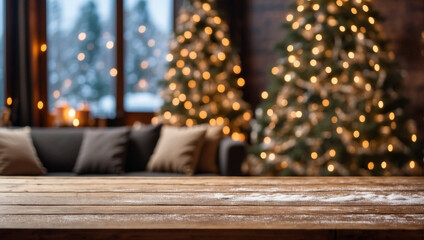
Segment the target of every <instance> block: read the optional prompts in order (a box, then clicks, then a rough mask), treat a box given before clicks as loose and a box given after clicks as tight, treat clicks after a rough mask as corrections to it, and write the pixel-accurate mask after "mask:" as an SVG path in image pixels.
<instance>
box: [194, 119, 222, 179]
mask: <svg viewBox="0 0 424 240" xmlns="http://www.w3.org/2000/svg"><path fill="white" fill-rule="evenodd" d="M222 136H223V134H222V126H208V127H207V130H206V135H205V142H204V143H203V147H202V151H201V153H200V158H199V163H198V165H197V171H198V172H201V173H218V172H219V170H218V164H217V161H216V157H217V152H218V146H219V142H220V141H221V138H222Z"/></svg>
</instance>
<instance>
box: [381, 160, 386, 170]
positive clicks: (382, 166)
mask: <svg viewBox="0 0 424 240" xmlns="http://www.w3.org/2000/svg"><path fill="white" fill-rule="evenodd" d="M381 168H382V169H386V168H387V163H386V162H385V161H383V162H381Z"/></svg>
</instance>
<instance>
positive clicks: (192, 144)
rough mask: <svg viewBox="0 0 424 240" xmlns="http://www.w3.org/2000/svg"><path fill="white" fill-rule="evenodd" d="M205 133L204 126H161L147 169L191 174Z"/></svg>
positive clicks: (194, 168)
mask: <svg viewBox="0 0 424 240" xmlns="http://www.w3.org/2000/svg"><path fill="white" fill-rule="evenodd" d="M205 133H206V128H200V127H195V128H194V127H173V126H163V127H162V131H161V135H160V138H159V141H158V144H157V146H156V148H155V151H154V153H153V155H152V157H151V158H150V161H149V163H148V164H147V170H148V171H152V172H153V171H157V172H176V173H184V174H186V175H193V173H194V172H195V170H196V165H197V162H198V160H199V155H200V151H201V149H202V145H203V141H204V138H205Z"/></svg>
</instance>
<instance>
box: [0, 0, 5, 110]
mask: <svg viewBox="0 0 424 240" xmlns="http://www.w3.org/2000/svg"><path fill="white" fill-rule="evenodd" d="M4 8H5V0H0V109H1V107H3V104H4V93H5V82H6V81H5V77H6V75H5V71H4V69H5V64H4V63H5V62H4V58H5V55H6V52H5V15H6V14H5V11H4Z"/></svg>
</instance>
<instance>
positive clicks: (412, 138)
mask: <svg viewBox="0 0 424 240" xmlns="http://www.w3.org/2000/svg"><path fill="white" fill-rule="evenodd" d="M411 141H412V142H417V135H416V134H412V136H411Z"/></svg>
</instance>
